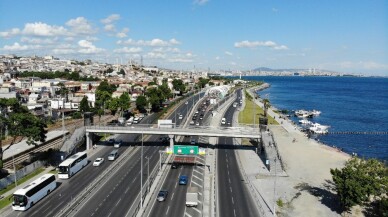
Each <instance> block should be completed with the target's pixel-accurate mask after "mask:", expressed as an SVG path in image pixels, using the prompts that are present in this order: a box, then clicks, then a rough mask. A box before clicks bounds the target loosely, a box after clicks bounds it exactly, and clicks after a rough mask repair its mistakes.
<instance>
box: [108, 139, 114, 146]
mask: <svg viewBox="0 0 388 217" xmlns="http://www.w3.org/2000/svg"><path fill="white" fill-rule="evenodd" d="M107 143H108V145H113V144H114V143H115V139H109V140H108V141H107Z"/></svg>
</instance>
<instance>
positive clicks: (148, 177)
mask: <svg viewBox="0 0 388 217" xmlns="http://www.w3.org/2000/svg"><path fill="white" fill-rule="evenodd" d="M146 158H147V164H148V165H147V184H148V187H147V188H148V191H149V190H150V158H149V157H148V156H147V157H146Z"/></svg>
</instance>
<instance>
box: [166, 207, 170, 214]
mask: <svg viewBox="0 0 388 217" xmlns="http://www.w3.org/2000/svg"><path fill="white" fill-rule="evenodd" d="M168 210H170V206H168V207H167V210H166V215H167V214H168Z"/></svg>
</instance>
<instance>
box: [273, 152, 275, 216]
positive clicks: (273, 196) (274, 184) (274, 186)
mask: <svg viewBox="0 0 388 217" xmlns="http://www.w3.org/2000/svg"><path fill="white" fill-rule="evenodd" d="M274 162H275V181H274V187H273V216H276V157H275V159H274Z"/></svg>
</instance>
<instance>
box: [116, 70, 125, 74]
mask: <svg viewBox="0 0 388 217" xmlns="http://www.w3.org/2000/svg"><path fill="white" fill-rule="evenodd" d="M117 74H118V75H125V71H124V69H120V71H119V72H118V73H117Z"/></svg>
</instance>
